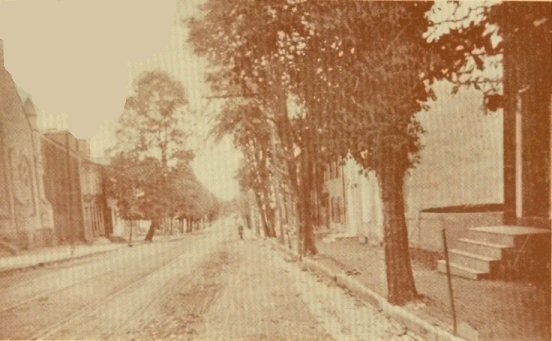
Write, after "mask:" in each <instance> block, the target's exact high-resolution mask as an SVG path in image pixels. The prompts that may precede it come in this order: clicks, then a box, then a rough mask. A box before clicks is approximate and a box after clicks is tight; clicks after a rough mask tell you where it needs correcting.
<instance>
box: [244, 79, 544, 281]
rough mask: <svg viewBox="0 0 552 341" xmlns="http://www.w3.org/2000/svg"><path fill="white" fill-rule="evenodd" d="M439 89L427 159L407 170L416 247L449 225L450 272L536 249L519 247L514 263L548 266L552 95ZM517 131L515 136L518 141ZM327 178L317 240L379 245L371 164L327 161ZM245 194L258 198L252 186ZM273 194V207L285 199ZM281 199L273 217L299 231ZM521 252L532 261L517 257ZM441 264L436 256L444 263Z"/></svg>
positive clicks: (433, 249) (320, 193) (379, 212)
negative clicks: (495, 95) (493, 108)
mask: <svg viewBox="0 0 552 341" xmlns="http://www.w3.org/2000/svg"><path fill="white" fill-rule="evenodd" d="M435 90H436V92H437V98H438V100H437V101H436V102H434V103H431V109H430V110H429V111H424V112H420V113H418V115H417V119H418V120H419V122H420V123H421V125H422V126H423V128H424V131H425V133H424V134H423V136H421V140H422V141H421V142H422V144H423V146H424V148H423V149H422V151H421V154H420V163H419V164H418V165H417V166H416V168H414V169H412V170H411V171H410V172H409V173H408V174H407V176H406V178H405V185H404V194H405V195H404V204H405V218H406V225H407V229H408V239H409V244H410V247H411V248H415V249H418V250H422V251H423V252H430V253H433V254H442V253H443V252H444V245H443V234H442V231H443V230H444V229H445V230H446V234H447V239H448V244H449V247H450V248H451V252H450V257H451V267H452V272H453V274H457V275H460V276H464V277H468V278H480V277H484V276H491V275H489V274H488V272H489V271H490V270H489V269H494V268H496V266H495V263H498V262H502V263H507V262H508V261H510V260H511V259H506V258H500V257H499V256H497V255H512V254H515V255H521V254H523V255H529V256H527V257H525V256H523V257H519V256H515V258H514V259H515V260H514V261H513V262H512V263H513V264H517V266H518V267H519V268H523V267H524V266H525V265H527V266H529V264H532V263H531V262H535V258H536V259H537V260H536V261H537V262H540V263H545V264H544V266H546V263H549V261H550V237H549V236H550V229H551V227H552V226H551V219H550V218H551V207H552V201H551V197H552V196H551V186H550V184H551V172H550V170H551V168H552V167H551V164H550V162H551V160H550V151H551V147H550V146H551V140H552V131H551V130H550V120H551V112H552V107H551V104H550V103H551V97H552V96H551V95H550V94H548V98H546V96H542V93H538V94H534V95H533V96H534V98H531V97H530V96H528V97H526V98H521V97H520V98H518V99H517V103H515V107H514V108H512V107H506V108H505V109H504V110H500V111H497V112H494V113H485V112H483V111H482V109H481V103H482V102H483V98H482V94H481V93H479V92H477V91H475V90H474V91H466V92H459V93H458V94H457V95H455V96H454V97H453V96H451V95H450V90H451V89H450V85H447V84H446V83H442V84H440V85H439V87H438V88H436V89H435ZM548 90H550V89H548ZM545 94H546V93H545ZM537 95H538V96H541V97H540V98H541V99H543V100H546V101H547V106H546V110H541V111H534V110H533V109H532V108H533V107H532V106H531V103H532V101H534V100H535V98H537ZM543 97H544V98H543ZM536 125H539V129H535V126H536ZM542 127H544V128H542ZM512 140H515V141H517V142H516V143H515V144H514V146H511V145H510V143H511V141H512ZM320 182H321V188H320V189H319V190H317V191H314V192H315V193H313V198H314V201H315V202H317V205H316V207H315V212H314V216H315V217H316V218H317V219H315V220H313V222H314V224H315V234H317V235H319V236H321V237H322V238H319V240H320V239H322V240H324V241H326V242H331V241H334V240H336V239H339V238H357V239H358V240H359V242H361V243H369V244H373V245H381V244H382V243H383V224H384V222H383V205H382V201H381V197H380V192H379V185H378V182H377V179H376V176H375V174H374V172H369V173H368V174H365V173H364V172H361V167H360V166H359V165H358V164H357V163H356V162H355V161H354V160H353V159H352V158H347V159H342V160H339V161H335V162H332V163H330V164H327V165H326V167H325V169H324V170H323V179H320ZM280 195H282V194H281V193H280ZM284 197H285V195H284ZM246 198H249V201H250V202H252V203H254V202H255V200H254V196H253V195H252V194H250V193H249V194H247V196H246ZM273 203H274V206H275V207H276V206H277V205H278V204H277V203H278V200H273ZM281 206H282V207H281V208H280V210H279V212H278V214H277V215H276V218H277V220H278V218H279V217H280V218H281V224H283V225H284V226H285V228H284V230H285V229H286V228H287V229H288V230H293V226H294V225H296V224H297V217H295V216H294V214H293V212H294V211H293V210H292V209H291V207H293V206H294V204H293V203H290V202H289V201H288V200H285V199H284V200H283V205H281ZM250 207H251V212H250V213H249V220H250V221H251V223H252V225H253V226H254V227H255V228H256V229H257V231H258V232H260V231H261V229H260V228H259V226H262V220H261V215H260V214H259V210H258V209H257V208H256V207H255V205H254V204H251V205H250ZM279 224H280V222H278V221H277V222H276V225H277V227H276V233H277V234H278V233H280V231H279V230H280V229H279V228H278V225H279ZM286 225H287V226H286ZM512 248H513V249H514V250H511V249H512ZM522 258H524V259H526V260H527V261H526V262H525V263H523V264H524V265H519V264H522V262H521V261H520V259H522ZM491 263H492V264H493V265H492V266H491ZM443 264H444V263H443ZM443 264H442V262H441V263H439V264H438V265H439V269H440V270H442V269H444V267H443V266H442V265H443ZM501 266H502V265H501ZM505 266H510V265H509V263H508V264H506V265H505ZM493 276H494V274H493Z"/></svg>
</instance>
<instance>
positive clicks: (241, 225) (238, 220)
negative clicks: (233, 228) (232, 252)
mask: <svg viewBox="0 0 552 341" xmlns="http://www.w3.org/2000/svg"><path fill="white" fill-rule="evenodd" d="M234 220H235V222H236V224H237V225H238V234H239V235H240V239H242V240H243V224H242V222H241V219H240V217H239V216H238V215H237V214H236V215H235V216H234Z"/></svg>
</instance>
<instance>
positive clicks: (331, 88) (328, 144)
mask: <svg viewBox="0 0 552 341" xmlns="http://www.w3.org/2000/svg"><path fill="white" fill-rule="evenodd" d="M304 6H307V7H306V8H305V9H304V10H302V11H301V12H302V13H303V14H302V16H301V18H300V20H301V22H302V27H299V28H298V32H299V33H298V34H297V35H298V36H300V37H301V38H300V39H295V42H293V44H294V45H295V48H294V51H297V52H296V53H295V56H294V58H295V59H296V61H295V62H294V63H293V64H292V65H294V66H295V68H294V69H292V73H291V74H292V84H293V88H294V91H295V92H296V93H297V95H298V97H299V98H300V99H301V100H302V103H303V106H304V107H305V109H306V111H307V115H310V119H308V120H307V122H308V124H309V125H310V130H311V136H314V138H311V139H310V140H311V141H315V143H314V145H315V147H314V148H316V150H320V151H322V150H324V151H325V152H324V154H325V156H326V157H330V158H335V154H340V155H341V156H342V157H343V158H346V157H348V156H350V157H352V158H354V160H356V161H357V163H358V164H359V165H361V166H362V168H363V169H364V170H365V171H366V172H368V171H374V172H375V175H376V178H377V180H378V183H379V186H380V190H381V199H382V203H383V217H384V245H385V261H386V274H387V289H388V300H389V302H390V303H392V304H397V305H401V304H404V303H406V302H408V301H411V300H414V299H415V298H416V297H417V296H418V294H417V291H416V287H415V283H414V279H413V275H412V269H411V262H410V256H409V244H408V233H407V228H406V221H405V216H404V213H405V212H404V210H405V208H404V192H403V187H404V180H405V176H406V174H407V172H408V170H409V169H412V168H413V167H415V165H416V163H417V162H418V158H419V151H420V149H421V145H420V141H419V136H420V134H421V133H422V132H423V129H422V127H421V126H420V124H419V123H418V122H417V121H416V118H415V114H416V113H417V112H419V111H420V110H421V109H423V108H424V107H425V104H424V103H425V102H426V101H427V99H428V98H429V97H430V96H431V95H432V93H431V90H430V88H429V87H428V86H427V85H428V84H427V82H424V80H426V79H427V77H428V74H429V70H431V69H432V68H434V67H436V64H437V63H439V60H438V59H437V58H436V57H435V55H434V54H432V53H431V51H429V49H428V46H427V44H426V42H425V41H424V39H423V37H422V34H423V32H424V31H425V29H426V27H427V20H426V19H425V18H424V14H425V12H426V11H427V9H428V8H429V7H430V6H431V3H429V4H427V3H425V2H420V3H419V2H365V1H362V2H356V1H355V2H353V1H332V2H325V3H324V2H314V1H313V2H310V3H307V4H305V5H304ZM307 8H308V9H307ZM296 27H298V26H296ZM291 36H292V37H293V33H292V35H291ZM317 135H318V138H317V137H316V136H317ZM316 143H317V144H318V146H316Z"/></svg>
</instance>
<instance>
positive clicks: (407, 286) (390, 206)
mask: <svg viewBox="0 0 552 341" xmlns="http://www.w3.org/2000/svg"><path fill="white" fill-rule="evenodd" d="M391 164H393V163H391ZM395 165H397V163H395ZM405 173H406V172H405V171H403V170H402V169H401V167H398V166H396V167H393V166H392V165H391V166H389V167H384V168H383V169H382V170H381V171H379V172H378V171H376V175H377V178H378V182H379V185H380V189H381V200H382V203H383V238H384V244H385V266H386V274H387V300H388V301H389V303H391V304H393V305H404V304H405V303H407V302H410V301H413V300H415V299H416V298H418V292H417V291H416V285H415V284H414V276H413V274H412V266H411V262H410V252H409V248H408V231H407V228H406V220H405V217H404V213H405V212H404V191H403V187H404V177H405Z"/></svg>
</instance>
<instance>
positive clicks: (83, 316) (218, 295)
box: [0, 221, 421, 341]
mask: <svg viewBox="0 0 552 341" xmlns="http://www.w3.org/2000/svg"><path fill="white" fill-rule="evenodd" d="M246 232H247V231H246ZM0 290H1V295H0V339H125V340H126V339H128V340H130V339H133V340H138V339H142V340H150V339H171V340H173V339H177V340H405V341H411V340H421V339H419V338H417V337H416V336H414V335H411V334H409V333H406V332H405V331H404V329H403V328H402V327H401V326H400V325H399V324H397V323H395V322H393V321H390V320H389V319H387V318H386V317H384V316H383V315H382V314H381V313H380V312H378V311H377V310H376V309H375V308H373V307H371V306H367V305H365V304H363V303H362V302H360V301H358V300H357V299H355V298H354V297H351V296H349V295H348V294H347V293H346V292H345V291H344V290H343V289H341V288H339V287H336V286H334V285H333V284H332V283H331V282H329V281H326V280H325V279H322V278H318V277H316V276H315V275H314V274H312V273H310V272H308V271H304V270H303V269H302V268H301V266H300V264H299V263H296V262H294V261H293V260H291V259H286V256H284V255H283V254H282V253H281V252H280V251H277V250H274V249H273V247H272V246H271V244H269V243H267V242H265V241H262V240H258V239H255V238H253V237H252V236H251V235H250V234H247V233H246V235H245V240H240V239H239V237H238V234H237V230H235V229H234V228H232V226H229V225H227V223H226V222H225V221H220V222H219V223H218V224H215V225H214V226H213V228H211V229H210V230H207V231H205V232H204V233H201V234H195V235H189V236H187V237H186V238H184V239H183V240H180V241H177V242H166V243H159V244H151V245H143V246H139V247H135V248H129V249H121V250H118V251H114V252H111V253H108V254H104V255H99V256H96V257H91V258H89V259H88V260H87V261H84V262H75V264H68V265H64V266H60V267H59V268H56V267H53V268H51V269H42V270H38V271H36V272H29V273H26V274H23V275H14V276H10V277H4V278H0Z"/></svg>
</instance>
